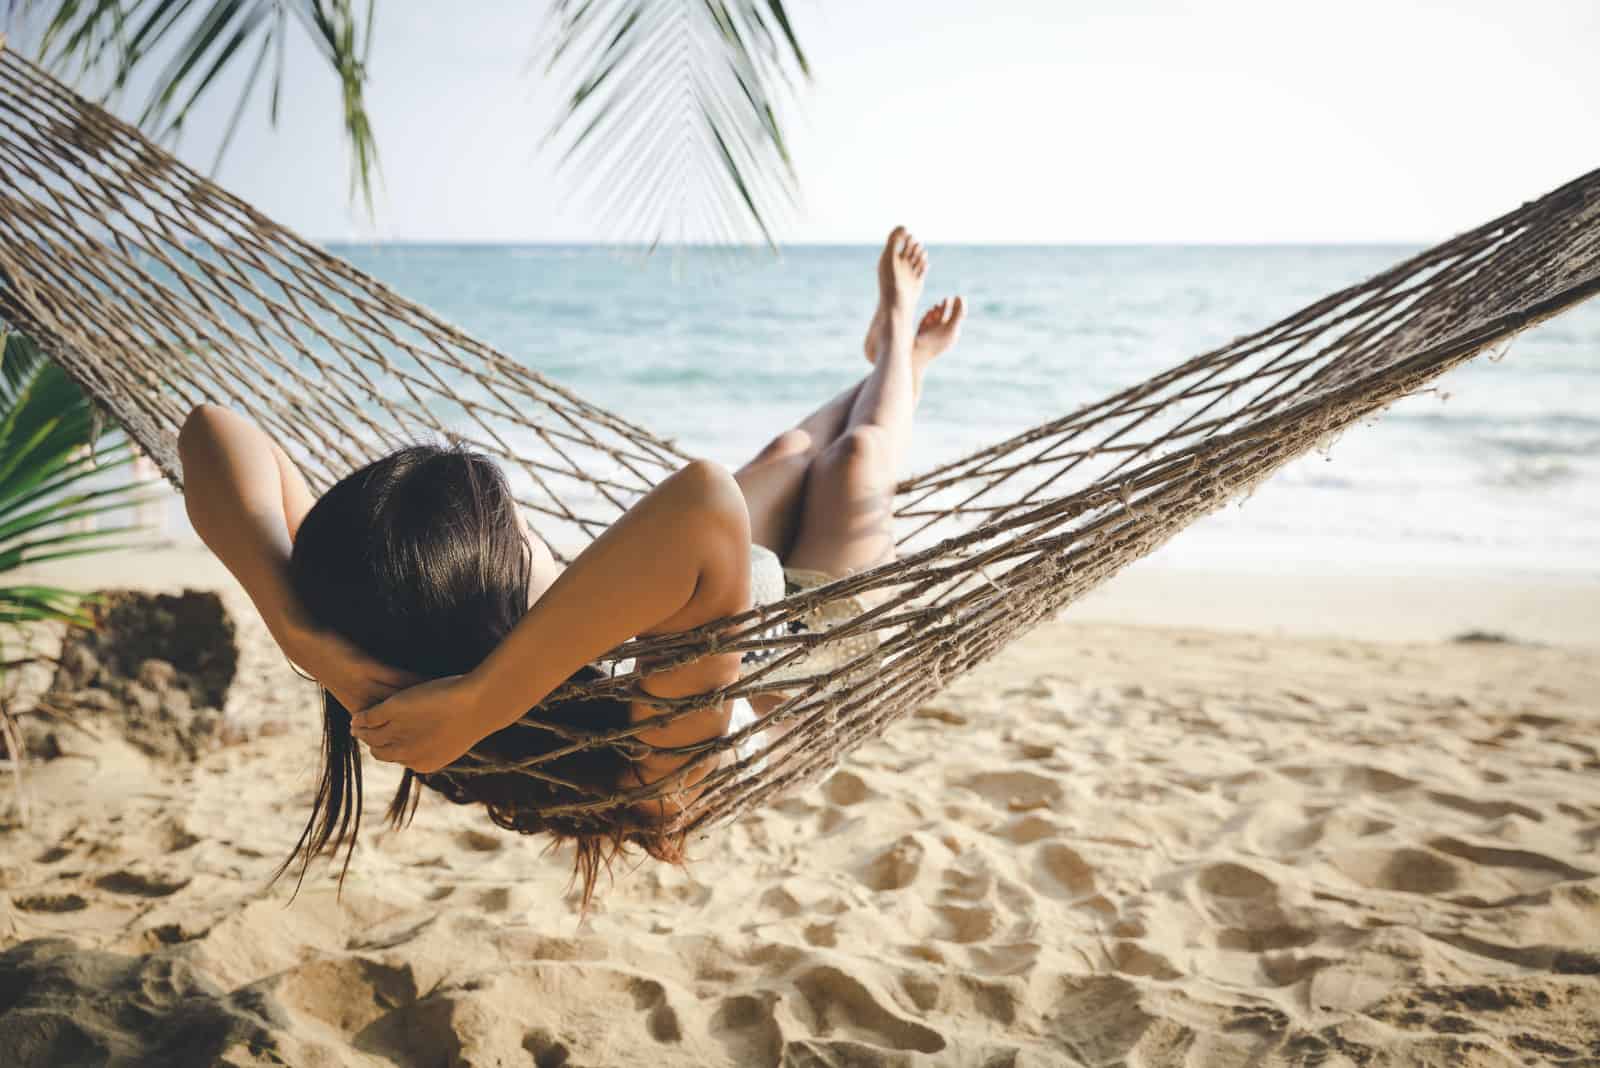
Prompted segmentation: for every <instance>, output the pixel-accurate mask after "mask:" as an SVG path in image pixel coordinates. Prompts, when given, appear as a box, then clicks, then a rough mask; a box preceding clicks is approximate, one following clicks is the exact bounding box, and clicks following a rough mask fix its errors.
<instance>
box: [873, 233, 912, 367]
mask: <svg viewBox="0 0 1600 1068" xmlns="http://www.w3.org/2000/svg"><path fill="white" fill-rule="evenodd" d="M927 273H928V250H927V249H925V248H923V246H922V243H921V242H920V241H918V240H917V239H916V238H914V237H912V236H911V234H910V232H909V231H907V230H906V228H905V227H904V226H896V227H895V228H894V229H893V230H892V231H890V233H889V239H888V241H886V242H884V246H883V255H881V256H879V257H878V307H877V310H875V311H874V312H873V313H872V323H871V324H870V325H869V326H868V327H867V337H866V343H865V344H864V345H863V349H864V350H865V352H866V356H867V362H868V363H874V362H876V361H877V358H878V353H879V352H881V351H883V350H884V348H885V347H887V346H888V345H889V344H890V341H891V336H892V335H891V331H890V326H891V325H897V326H899V327H900V330H899V331H896V333H899V334H900V335H901V336H905V335H906V334H909V333H910V330H911V317H912V316H913V315H914V314H915V313H916V307H917V298H918V297H919V296H921V295H922V281H923V279H924V278H926V277H927ZM892 320H897V321H895V322H893V323H892Z"/></svg>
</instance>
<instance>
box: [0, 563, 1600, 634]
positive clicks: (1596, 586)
mask: <svg viewBox="0 0 1600 1068" xmlns="http://www.w3.org/2000/svg"><path fill="white" fill-rule="evenodd" d="M15 577H16V579H17V580H18V581H26V582H32V581H38V582H44V583H50V584H59V585H63V586H67V587H69V588H81V589H97V588H105V587H110V586H130V587H133V588H137V589H145V590H152V591H154V590H166V591H168V592H177V590H178V589H179V588H181V587H183V586H186V585H187V586H194V587H197V588H201V589H223V590H232V591H233V592H234V594H235V595H236V597H237V601H235V602H234V603H235V604H237V605H238V607H239V608H240V609H241V610H245V611H248V610H249V608H248V602H247V601H246V600H245V598H244V593H243V590H242V589H241V588H240V587H239V586H238V584H237V583H236V582H235V581H234V579H233V576H232V575H230V574H229V573H228V571H227V569H226V568H225V567H223V566H222V563H221V562H220V561H219V560H217V558H216V557H215V556H213V555H212V554H211V552H210V550H208V549H206V548H205V546H204V545H201V544H199V543H198V542H195V543H194V544H184V543H183V542H180V541H171V542H168V543H164V544H159V545H157V546H154V547H151V548H147V549H146V548H141V549H127V550H121V551H118V552H115V553H108V554H105V555H104V556H85V557H77V558H73V559H68V560H57V561H50V562H47V563H44V564H30V565H26V566H24V567H22V568H19V569H18V570H17V572H16V573H15ZM1057 618H1058V619H1059V620H1060V621H1062V622H1065V623H1072V624H1077V623H1087V624H1102V623H1103V624H1117V625H1135V626H1148V627H1180V628H1201V629H1206V630H1215V631H1218V632H1228V633H1237V632H1253V633H1259V634H1263V635H1269V636H1284V637H1290V636H1293V637H1308V638H1315V637H1322V638H1346V639H1354V640H1361V641H1376V642H1428V641H1440V642H1442V641H1450V640H1452V639H1456V638H1459V637H1461V636H1462V635H1464V634H1472V633H1477V634H1489V635H1495V636H1500V637H1504V638H1506V639H1509V640H1510V641H1513V642H1517V643H1533V644H1540V645H1551V646H1560V647H1570V648H1577V649H1593V648H1600V574H1582V573H1573V572H1566V571H1543V572H1541V571H1509V570H1507V571H1485V570H1478V569H1471V568H1458V567H1436V568H1428V569H1404V568H1399V567H1394V566H1370V567H1369V566H1363V567H1353V566H1351V567H1345V568H1343V569H1340V568H1333V567H1328V568H1325V569H1323V570H1321V571H1317V572H1301V571H1293V570H1289V569H1259V570H1253V571H1252V570H1244V569H1226V568H1215V567H1191V566H1175V565H1173V564H1171V563H1167V562H1165V561H1162V560H1160V559H1147V560H1142V561H1139V562H1137V563H1134V564H1132V565H1130V566H1129V567H1127V568H1125V569H1124V570H1123V571H1122V572H1121V573H1119V574H1117V575H1115V576H1113V577H1112V578H1111V579H1109V580H1107V581H1106V582H1105V583H1104V584H1103V585H1101V586H1099V587H1097V588H1096V589H1094V590H1091V591H1090V592H1089V593H1087V594H1085V595H1084V596H1083V597H1081V598H1079V599H1078V600H1077V601H1076V602H1074V603H1073V604H1071V605H1068V606H1067V607H1066V608H1065V609H1063V610H1062V611H1061V612H1060V613H1059V614H1058V616H1057Z"/></svg>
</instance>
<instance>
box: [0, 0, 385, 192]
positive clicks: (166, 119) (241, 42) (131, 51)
mask: <svg viewBox="0 0 1600 1068" xmlns="http://www.w3.org/2000/svg"><path fill="white" fill-rule="evenodd" d="M12 6H13V7H15V6H17V3H16V2H15V0H14V2H13V4H12ZM20 7H21V9H22V10H23V11H25V12H26V11H29V10H31V9H34V8H45V9H48V16H47V22H46V24H45V28H44V31H43V34H42V36H41V39H40V43H39V54H40V58H41V59H43V60H44V61H45V62H46V63H49V64H50V65H52V66H54V67H55V68H56V69H57V70H58V71H62V70H64V69H66V68H72V67H76V68H77V70H78V71H79V72H80V73H84V74H88V73H91V72H95V73H100V74H102V75H105V76H106V77H107V79H108V83H109V88H108V90H107V92H106V96H107V97H112V96H116V95H119V94H120V93H121V92H122V91H123V90H124V89H126V87H127V85H128V82H129V79H130V78H131V76H132V75H133V73H134V71H136V70H139V69H142V68H143V67H145V66H147V65H150V64H152V63H153V62H154V61H155V57H157V56H161V57H164V62H163V64H162V66H161V68H160V70H159V71H158V72H157V74H156V78H155V82H154V84H153V85H152V87H151V90H150V97H149V99H148V100H147V101H146V102H145V104H144V108H143V111H142V112H141V113H140V116H139V125H140V126H142V127H143V128H144V129H145V130H146V131H148V132H150V133H151V135H152V136H154V137H157V138H159V139H164V140H168V141H175V140H176V139H177V138H178V136H179V135H180V134H181V132H182V130H183V124H184V122H185V120H186V119H187V118H188V117H189V113H190V111H191V109H192V108H193V107H194V105H195V103H196V102H197V101H199V99H200V98H201V97H202V96H203V95H205V93H206V92H207V91H208V90H209V89H210V88H211V87H212V85H213V84H214V83H215V82H216V80H217V78H218V77H219V76H221V75H222V74H223V72H224V71H227V70H231V69H233V68H234V67H235V66H236V65H238V64H239V63H241V62H245V61H248V66H247V68H246V71H245V77H244V86H243V88H242V89H241V90H240V92H239V99H238V102H237V103H236V104H235V106H234V109H233V112H232V115H231V116H230V118H229V120H228V126H227V128H226V130H225V131H224V133H223V136H222V139H221V141H220V143H219V145H218V148H217V155H216V160H215V162H214V163H213V165H212V167H213V170H215V168H216V167H219V166H221V164H222V160H223V158H224V156H225V155H226V153H227V150H228V147H229V145H231V144H232V143H233V135H234V133H235V131H237V129H238V126H239V121H240V119H241V118H242V117H243V115H244V109H245V105H246V104H247V103H248V102H249V100H250V98H251V97H252V96H253V95H254V94H255V91H256V88H257V86H258V85H259V84H260V82H261V79H262V77H263V76H265V75H266V73H267V66H268V63H267V60H268V57H269V56H271V57H272V58H273V62H272V72H271V83H270V86H271V88H270V100H269V115H270V119H271V121H272V123H273V125H276V124H277V121H278V99H279V95H280V93H281V91H282V88H283V75H284V65H283V64H284V45H285V41H286V38H287V37H288V36H289V33H290V29H289V23H290V22H291V21H292V22H294V23H295V24H296V25H298V26H299V27H300V28H301V29H302V31H303V32H304V33H305V35H306V37H307V38H308V39H309V40H310V41H311V43H312V45H313V47H314V48H315V49H316V51H317V54H318V55H320V56H321V57H322V59H323V61H324V62H326V63H327V64H328V66H329V68H330V69H331V70H332V71H333V72H334V74H335V75H336V76H337V77H338V79H339V91H340V96H341V100H342V104H343V108H344V131H345V137H346V140H347V141H348V143H349V146H350V161H351V166H350V183H351V196H352V197H354V196H355V195H356V194H358V193H359V194H360V195H361V196H362V198H363V199H364V200H365V202H366V206H367V210H368V212H369V213H370V212H371V210H372V185H373V179H374V178H375V177H376V176H377V174H378V154H377V143H376V141H375V140H374V138H373V134H372V124H371V122H370V121H368V118H367V110H366V95H365V92H366V84H367V73H366V62H367V54H368V51H369V49H370V46H371V43H372V25H373V0H367V4H366V5H365V8H364V9H362V8H360V0H55V2H53V3H51V2H48V0H20Z"/></svg>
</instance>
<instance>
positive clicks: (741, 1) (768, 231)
mask: <svg viewBox="0 0 1600 1068" xmlns="http://www.w3.org/2000/svg"><path fill="white" fill-rule="evenodd" d="M541 51H542V53H543V54H544V55H545V57H546V63H545V69H546V72H547V73H548V74H550V75H551V76H552V77H553V78H554V80H555V84H556V85H557V86H560V87H561V92H562V94H563V96H564V97H565V98H566V100H565V104H564V105H563V107H562V111H561V114H560V116H559V118H558V119H557V121H556V124H555V125H554V127H553V128H552V129H551V130H550V132H549V134H548V135H547V138H546V139H547V141H549V142H564V151H563V154H562V159H561V165H562V167H563V168H564V169H565V170H567V171H568V172H569V173H576V174H577V175H578V176H579V178H578V183H577V184H578V186H579V187H580V188H582V189H585V190H586V191H587V192H588V193H589V194H590V195H591V196H593V197H594V200H595V202H596V205H597V206H598V207H599V208H600V211H601V212H602V214H601V215H600V217H601V218H604V219H607V220H609V222H610V225H611V227H612V228H613V230H614V231H616V232H615V233H613V234H612V235H611V236H613V237H616V238H619V239H622V240H628V241H638V242H641V243H646V244H649V245H650V246H651V247H654V246H655V245H657V244H659V243H662V242H689V243H712V244H722V243H728V244H742V243H747V242H749V241H750V240H752V239H756V240H760V241H763V242H765V243H766V244H767V245H769V246H771V247H773V248H776V247H777V236H776V234H777V230H778V228H779V226H780V225H781V224H782V223H783V222H784V221H785V219H786V217H787V215H788V213H789V212H791V211H792V210H793V209H794V208H795V206H796V204H797V202H798V196H799V191H798V180H797V176H796V172H795V167H794V160H793V158H792V156H791V155H790V151H789V144H788V140H787V138H786V137H785V135H784V130H783V124H782V121H781V118H780V116H781V115H782V113H783V111H784V108H785V105H786V103H787V100H788V98H789V97H790V95H791V94H792V92H793V90H794V88H795V85H796V81H797V78H799V77H804V78H809V77H810V73H811V68H810V64H809V62H808V61H807V59H806V56H805V52H804V51H803V50H802V48H801V46H800V42H799V40H798V38H797V37H796V36H795V33H794V28H793V25H792V23H791V21H790V18H789V13H788V11H787V10H786V9H785V7H784V4H783V0H556V3H554V4H553V5H552V7H551V9H550V15H549V21H548V23H547V26H546V30H545V41H544V42H543V45H542V49H541Z"/></svg>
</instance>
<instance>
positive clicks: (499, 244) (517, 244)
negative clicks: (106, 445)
mask: <svg viewBox="0 0 1600 1068" xmlns="http://www.w3.org/2000/svg"><path fill="white" fill-rule="evenodd" d="M310 240H312V241H314V242H316V243H317V244H321V245H368V246H371V245H390V246H398V247H407V246H411V247H416V246H428V247H435V248H567V249H572V248H594V249H628V250H635V251H636V250H654V251H660V252H683V251H695V252H702V251H703V252H775V253H777V254H779V255H781V254H782V252H783V250H785V249H791V248H852V249H854V248H877V247H878V246H879V245H881V244H882V242H881V241H790V242H786V243H784V244H781V245H779V246H777V247H776V248H774V247H773V246H770V245H761V244H713V243H710V242H705V243H684V244H671V245H667V244H656V245H652V244H651V243H650V242H648V241H587V240H586V241H547V240H512V241H494V240H478V239H473V238H426V237H419V238H410V237H408V238H349V237H339V238H311V239H310ZM1441 240H1448V239H1447V238H1382V239H1378V238H1374V239H1370V240H1352V241H1333V240H1296V241H1288V240H1285V241H1247V240H1238V241H1231V240H1230V241H1132V240H1129V241H1121V240H1115V241H1008V240H992V241H940V242H937V243H930V247H935V248H1017V249H1042V248H1404V247H1411V246H1422V247H1428V246H1431V245H1434V244H1438V243H1439V242H1440V241H1441Z"/></svg>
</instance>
